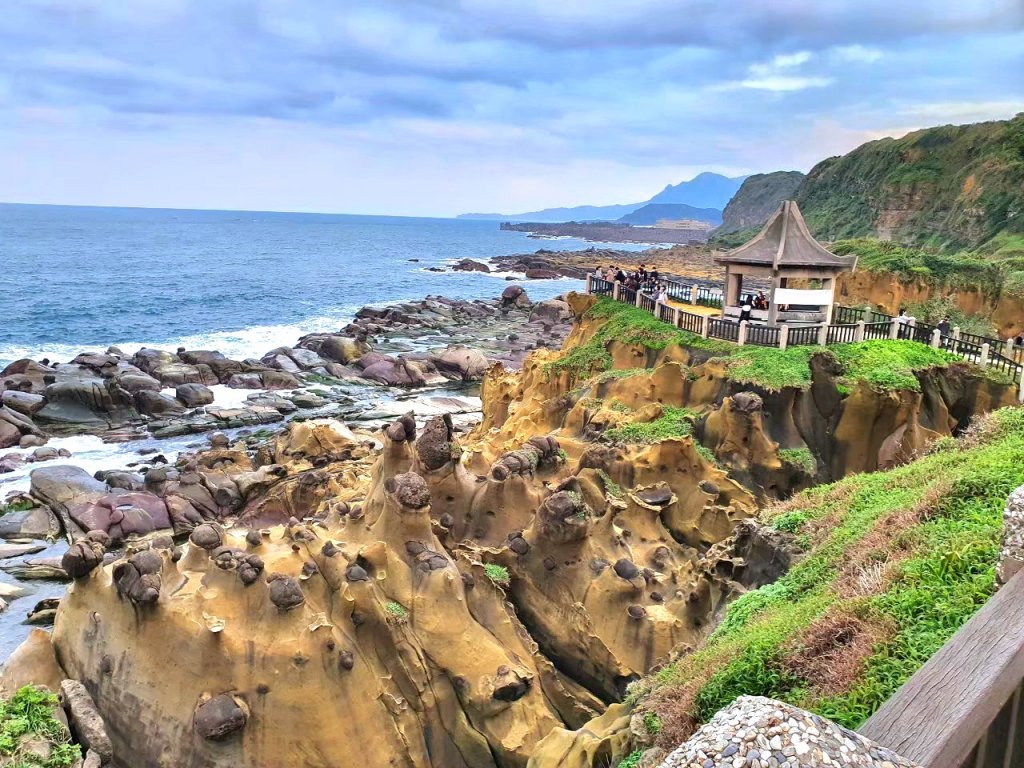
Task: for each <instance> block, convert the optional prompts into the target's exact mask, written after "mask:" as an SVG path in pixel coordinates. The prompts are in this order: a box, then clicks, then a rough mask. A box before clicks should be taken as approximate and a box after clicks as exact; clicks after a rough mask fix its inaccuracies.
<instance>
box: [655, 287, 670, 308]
mask: <svg viewBox="0 0 1024 768" xmlns="http://www.w3.org/2000/svg"><path fill="white" fill-rule="evenodd" d="M654 300H655V301H656V302H658V303H659V304H668V291H667V290H665V286H664V285H659V286H658V292H657V293H656V294H654Z"/></svg>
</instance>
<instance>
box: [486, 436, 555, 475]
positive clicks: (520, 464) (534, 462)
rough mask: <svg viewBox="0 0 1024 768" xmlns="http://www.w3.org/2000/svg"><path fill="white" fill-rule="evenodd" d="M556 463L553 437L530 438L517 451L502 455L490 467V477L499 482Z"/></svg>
mask: <svg viewBox="0 0 1024 768" xmlns="http://www.w3.org/2000/svg"><path fill="white" fill-rule="evenodd" d="M557 461H558V441H557V440H555V439H554V438H553V437H531V438H530V439H529V441H528V442H527V443H526V444H525V445H524V446H523V447H522V448H520V449H519V450H516V451H509V452H508V453H506V454H504V455H502V457H501V458H500V459H498V461H496V462H495V463H494V465H493V466H492V467H491V477H492V478H494V479H495V480H497V481H499V482H501V481H503V480H507V479H508V478H509V477H510V476H512V475H532V474H533V473H534V472H535V471H536V470H537V469H538V468H539V467H542V466H550V465H552V464H554V463H556V462H557Z"/></svg>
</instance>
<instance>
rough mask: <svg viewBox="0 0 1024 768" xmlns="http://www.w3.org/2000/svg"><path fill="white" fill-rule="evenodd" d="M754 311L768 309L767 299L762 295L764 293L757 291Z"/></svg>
mask: <svg viewBox="0 0 1024 768" xmlns="http://www.w3.org/2000/svg"><path fill="white" fill-rule="evenodd" d="M754 309H768V297H767V296H765V295H764V291H758V292H757V296H756V297H754Z"/></svg>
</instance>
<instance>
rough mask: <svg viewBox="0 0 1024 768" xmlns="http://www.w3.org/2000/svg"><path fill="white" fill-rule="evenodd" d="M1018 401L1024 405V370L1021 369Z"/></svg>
mask: <svg viewBox="0 0 1024 768" xmlns="http://www.w3.org/2000/svg"><path fill="white" fill-rule="evenodd" d="M1017 400H1018V401H1019V402H1021V403H1024V368H1021V369H1020V381H1019V382H1018V383H1017Z"/></svg>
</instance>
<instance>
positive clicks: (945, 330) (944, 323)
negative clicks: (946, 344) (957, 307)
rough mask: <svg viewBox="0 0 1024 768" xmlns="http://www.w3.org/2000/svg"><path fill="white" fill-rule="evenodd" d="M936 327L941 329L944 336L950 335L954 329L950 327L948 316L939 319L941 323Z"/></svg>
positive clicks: (940, 331)
mask: <svg viewBox="0 0 1024 768" xmlns="http://www.w3.org/2000/svg"><path fill="white" fill-rule="evenodd" d="M936 328H938V329H939V333H940V334H941V335H943V336H949V334H950V333H951V332H952V329H951V328H950V327H949V318H948V317H944V318H942V320H941V321H939V324H938V325H937V326H936Z"/></svg>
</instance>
